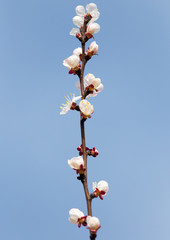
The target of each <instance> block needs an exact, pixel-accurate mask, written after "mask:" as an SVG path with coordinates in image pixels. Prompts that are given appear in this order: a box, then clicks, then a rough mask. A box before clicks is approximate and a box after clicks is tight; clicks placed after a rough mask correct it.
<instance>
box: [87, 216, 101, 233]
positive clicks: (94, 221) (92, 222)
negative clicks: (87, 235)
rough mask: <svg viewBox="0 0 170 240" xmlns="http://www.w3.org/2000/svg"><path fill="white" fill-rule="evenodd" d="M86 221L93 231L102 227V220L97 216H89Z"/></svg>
mask: <svg viewBox="0 0 170 240" xmlns="http://www.w3.org/2000/svg"><path fill="white" fill-rule="evenodd" d="M86 221H87V225H88V227H89V229H90V230H91V232H96V231H97V230H98V229H99V228H100V221H99V219H98V218H97V217H91V216H87V218H86Z"/></svg>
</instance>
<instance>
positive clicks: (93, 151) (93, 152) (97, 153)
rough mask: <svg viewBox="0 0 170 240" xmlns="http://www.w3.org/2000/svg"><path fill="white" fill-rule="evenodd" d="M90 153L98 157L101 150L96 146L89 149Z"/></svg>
mask: <svg viewBox="0 0 170 240" xmlns="http://www.w3.org/2000/svg"><path fill="white" fill-rule="evenodd" d="M88 155H90V156H93V157H97V155H99V152H98V150H97V149H96V148H95V147H94V148H92V149H90V150H89V153H88Z"/></svg>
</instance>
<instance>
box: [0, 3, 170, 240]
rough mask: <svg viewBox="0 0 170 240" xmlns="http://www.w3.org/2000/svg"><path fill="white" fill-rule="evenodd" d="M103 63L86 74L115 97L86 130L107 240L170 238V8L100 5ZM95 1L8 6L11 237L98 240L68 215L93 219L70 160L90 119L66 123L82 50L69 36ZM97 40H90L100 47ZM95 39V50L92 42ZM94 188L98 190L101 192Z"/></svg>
mask: <svg viewBox="0 0 170 240" xmlns="http://www.w3.org/2000/svg"><path fill="white" fill-rule="evenodd" d="M94 2H95V3H96V4H97V5H98V9H99V11H100V13H101V17H100V19H99V20H98V21H97V22H98V23H99V24H100V25H101V31H100V32H99V33H98V34H96V35H95V40H96V42H97V43H98V44H99V55H98V56H95V57H93V59H92V60H91V61H89V63H88V64H87V68H86V71H85V73H86V74H87V73H93V74H94V75H95V76H96V77H100V78H101V79H102V82H103V84H104V90H103V92H101V93H100V94H99V95H98V96H97V97H96V98H94V99H93V100H92V101H91V102H92V104H93V105H94V114H93V116H92V118H91V119H90V120H88V121H87V122H86V139H87V145H88V146H89V147H93V146H95V147H96V148H97V149H98V150H99V156H98V157H97V158H89V159H88V167H89V168H88V177H89V179H88V182H89V189H91V185H92V182H93V181H99V180H106V181H108V182H109V186H110V190H109V192H108V195H107V196H106V197H105V199H104V200H103V201H101V200H100V199H95V200H94V201H93V215H94V216H96V217H99V219H100V221H101V225H102V227H101V229H100V230H99V232H98V238H97V239H99V240H100V239H103V240H106V239H110V240H112V239H113V240H169V239H170V227H169V226H170V14H169V13H170V2H169V0H128V1H127V0H107V1H101V0H96V1H94ZM87 3H90V2H88V1H83V0H74V1H68V0H62V1H58V0H48V1H47V0H29V1H28V0H15V1H14V0H0V33H1V34H0V35H1V37H0V115H1V117H0V194H1V197H0V239H2V240H40V239H41V240H58V239H60V240H65V239H74V240H80V238H81V240H87V239H88V236H89V233H88V230H86V229H85V228H81V229H78V227H77V226H76V225H73V224H71V223H69V221H68V211H69V210H70V209H71V208H74V207H76V208H79V209H80V210H82V211H83V212H84V213H86V204H85V198H84V195H83V189H82V186H81V183H80V182H78V181H77V180H76V174H75V172H74V171H73V170H71V169H70V167H69V166H68V164H67V160H68V159H70V158H72V157H74V156H78V152H77V150H76V148H77V146H79V145H80V129H79V114H78V113H77V112H73V111H70V112H69V113H68V114H67V115H64V116H60V115H59V106H60V105H61V103H63V102H64V95H66V94H68V93H70V92H71V93H73V92H75V93H76V94H79V92H78V90H77V89H76V88H75V82H76V81H77V77H76V76H71V75H69V74H68V71H67V69H66V68H65V67H64V66H63V65H62V61H63V60H64V59H65V58H66V57H68V56H70V55H71V54H72V51H73V50H74V49H75V48H77V47H79V46H80V43H79V41H78V40H77V39H76V38H74V37H73V36H70V35H69V32H70V30H71V29H72V27H73V23H72V17H74V16H75V7H76V6H77V5H80V4H84V5H85V4H87ZM91 41H92V40H90V41H89V43H90V42H91ZM89 43H88V44H89ZM90 191H91V190H90Z"/></svg>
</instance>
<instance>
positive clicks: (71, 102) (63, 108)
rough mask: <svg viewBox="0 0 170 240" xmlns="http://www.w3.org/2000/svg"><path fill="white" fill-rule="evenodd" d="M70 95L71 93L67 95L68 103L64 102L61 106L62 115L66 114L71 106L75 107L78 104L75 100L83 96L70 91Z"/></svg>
mask: <svg viewBox="0 0 170 240" xmlns="http://www.w3.org/2000/svg"><path fill="white" fill-rule="evenodd" d="M70 97H71V98H70ZM70 97H69V95H67V96H65V99H66V103H65V104H62V106H61V107H60V109H61V112H60V114H61V115H63V114H66V113H67V112H68V111H69V110H70V109H71V108H73V109H74V107H75V106H76V104H75V102H76V101H77V100H79V99H80V98H81V96H77V97H76V96H75V94H74V93H73V94H71V93H70Z"/></svg>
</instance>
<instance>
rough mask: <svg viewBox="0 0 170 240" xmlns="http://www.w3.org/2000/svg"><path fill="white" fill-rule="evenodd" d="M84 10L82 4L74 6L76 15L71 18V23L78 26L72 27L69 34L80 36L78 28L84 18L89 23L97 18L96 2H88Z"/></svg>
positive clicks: (98, 14)
mask: <svg viewBox="0 0 170 240" xmlns="http://www.w3.org/2000/svg"><path fill="white" fill-rule="evenodd" d="M86 10H87V12H86ZM86 10H85V8H84V6H82V5H79V6H77V7H76V14H77V15H76V16H75V17H74V18H73V23H74V25H76V26H77V27H78V28H73V29H72V30H71V32H70V35H73V36H76V35H78V36H80V28H81V26H82V25H83V24H84V19H87V22H88V23H89V24H91V23H93V22H94V21H96V20H97V19H98V18H99V16H100V13H99V11H98V9H97V5H96V4H94V3H90V4H88V5H87V6H86ZM98 25H99V24H98ZM99 27H100V26H99Z"/></svg>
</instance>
